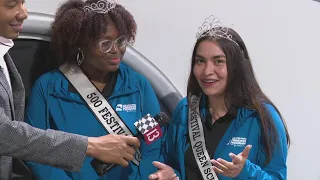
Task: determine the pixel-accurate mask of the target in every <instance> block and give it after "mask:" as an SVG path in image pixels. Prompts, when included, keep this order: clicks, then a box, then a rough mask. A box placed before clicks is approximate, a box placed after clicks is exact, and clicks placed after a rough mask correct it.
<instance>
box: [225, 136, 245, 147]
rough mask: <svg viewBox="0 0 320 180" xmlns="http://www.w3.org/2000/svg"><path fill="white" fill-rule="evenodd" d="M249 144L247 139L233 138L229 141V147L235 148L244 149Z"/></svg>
mask: <svg viewBox="0 0 320 180" xmlns="http://www.w3.org/2000/svg"><path fill="white" fill-rule="evenodd" d="M246 143H247V138H243V137H233V138H231V139H230V140H229V142H228V144H227V145H230V146H234V147H244V146H245V145H246Z"/></svg>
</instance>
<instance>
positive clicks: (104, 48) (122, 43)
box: [99, 36, 128, 53]
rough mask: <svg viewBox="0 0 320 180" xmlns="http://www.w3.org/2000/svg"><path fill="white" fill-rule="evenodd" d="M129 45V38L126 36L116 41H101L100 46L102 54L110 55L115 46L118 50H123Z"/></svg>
mask: <svg viewBox="0 0 320 180" xmlns="http://www.w3.org/2000/svg"><path fill="white" fill-rule="evenodd" d="M127 44H128V38H127V37H126V36H120V37H119V38H118V39H116V40H102V41H100V43H99V46H100V51H101V52H102V53H108V52H110V50H111V49H112V47H113V46H114V45H116V46H117V48H118V49H123V48H125V47H126V46H127Z"/></svg>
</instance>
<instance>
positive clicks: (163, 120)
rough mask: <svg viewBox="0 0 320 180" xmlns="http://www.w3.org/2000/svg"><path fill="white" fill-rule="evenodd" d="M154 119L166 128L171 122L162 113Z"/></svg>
mask: <svg viewBox="0 0 320 180" xmlns="http://www.w3.org/2000/svg"><path fill="white" fill-rule="evenodd" d="M154 119H155V120H156V121H157V122H158V123H159V125H160V126H161V127H162V126H166V125H167V124H168V123H169V121H170V119H169V117H168V116H167V114H166V113H164V112H160V113H159V114H157V115H156V116H154Z"/></svg>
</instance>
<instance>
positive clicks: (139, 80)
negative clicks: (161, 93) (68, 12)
mask: <svg viewBox="0 0 320 180" xmlns="http://www.w3.org/2000/svg"><path fill="white" fill-rule="evenodd" d="M68 86H69V82H68V80H67V79H66V78H65V77H64V75H63V74H62V73H61V72H60V71H59V70H53V71H51V72H48V73H46V74H44V75H42V76H41V77H40V78H39V79H38V80H37V81H36V83H35V85H34V87H33V89H32V92H31V96H30V98H29V102H28V105H27V109H26V116H25V121H26V122H27V123H29V124H31V125H32V126H34V127H37V128H41V129H55V130H61V131H65V132H70V133H75V134H81V135H86V136H89V137H98V136H103V135H106V134H108V133H107V131H106V130H105V129H104V128H103V127H102V126H101V125H100V123H99V122H98V120H97V119H96V118H95V116H94V115H93V113H92V112H91V111H90V110H89V109H88V107H87V106H86V104H85V101H83V100H82V99H81V97H80V95H79V94H78V93H73V92H70V91H69V89H68ZM108 102H109V103H110V105H111V106H112V107H113V108H114V110H116V112H117V113H118V114H119V116H120V117H121V118H122V120H123V121H124V122H125V123H126V125H127V126H128V128H129V129H130V130H131V131H132V132H133V134H136V132H137V130H136V128H135V127H134V122H135V121H137V120H138V119H140V118H141V117H142V116H144V115H146V114H148V113H150V114H151V115H152V116H154V115H156V114H158V113H159V112H160V106H159V102H158V99H157V97H156V95H155V93H154V90H153V88H152V87H151V85H150V83H149V82H148V81H147V80H146V79H145V78H144V77H143V76H142V75H140V74H138V73H137V72H135V71H133V70H132V69H131V68H130V67H129V66H127V65H125V64H123V63H121V64H120V67H119V72H118V75H117V80H116V84H115V88H114V90H113V92H112V94H111V96H110V97H109V98H108ZM140 144H141V147H140V150H141V154H142V160H141V162H140V167H138V166H136V165H135V164H134V163H132V162H130V164H129V166H128V167H127V168H123V167H121V166H119V165H118V166H116V167H114V168H113V169H112V170H111V171H109V172H107V173H106V174H105V175H104V176H102V177H101V178H100V177H99V176H98V175H97V174H96V172H95V171H94V169H93V168H92V167H91V165H90V162H91V160H92V158H90V157H86V158H85V160H84V163H83V167H82V169H81V171H80V172H67V171H64V170H62V169H58V168H54V167H49V166H46V165H41V164H38V163H33V162H28V163H27V164H28V166H29V167H30V168H31V170H32V172H33V173H34V175H35V177H36V178H37V179H43V180H65V179H75V180H95V179H108V180H111V179H112V180H126V179H129V180H140V179H143V180H144V179H148V176H149V174H151V173H153V172H155V171H156V170H157V169H156V168H155V167H153V166H152V161H155V160H158V159H159V157H160V154H161V153H160V148H161V139H159V140H157V141H155V142H154V143H152V144H151V145H147V144H146V143H145V141H144V140H141V141H140ZM70 148H73V147H70ZM61 156H63V152H61Z"/></svg>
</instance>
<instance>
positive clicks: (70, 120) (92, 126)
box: [25, 0, 161, 180]
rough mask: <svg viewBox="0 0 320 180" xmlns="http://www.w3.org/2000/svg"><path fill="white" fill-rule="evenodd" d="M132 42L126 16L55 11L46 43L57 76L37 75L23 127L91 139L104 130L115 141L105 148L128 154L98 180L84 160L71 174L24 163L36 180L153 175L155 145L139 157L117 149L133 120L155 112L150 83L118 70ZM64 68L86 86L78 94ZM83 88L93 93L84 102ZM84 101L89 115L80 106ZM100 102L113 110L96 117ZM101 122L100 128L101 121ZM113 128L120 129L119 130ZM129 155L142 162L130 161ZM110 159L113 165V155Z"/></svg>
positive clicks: (83, 8)
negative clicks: (88, 88)
mask: <svg viewBox="0 0 320 180" xmlns="http://www.w3.org/2000/svg"><path fill="white" fill-rule="evenodd" d="M135 35H136V23H135V21H134V19H133V16H132V15H131V14H130V13H129V12H128V11H127V10H126V9H125V8H124V7H123V6H121V5H119V4H117V3H115V1H112V0H99V1H98V0H87V1H86V2H83V1H81V0H69V1H67V2H65V3H63V4H62V5H61V7H60V8H59V9H58V10H57V13H56V17H55V20H54V22H53V23H52V42H51V43H52V47H53V50H54V54H55V56H56V57H55V60H56V62H55V63H56V64H57V65H58V67H59V68H56V69H55V70H52V71H50V72H47V73H45V74H43V75H42V76H41V77H40V78H39V79H38V80H37V81H36V83H35V85H34V87H33V89H32V93H31V96H30V99H29V102H28V106H27V110H26V117H25V118H26V119H25V120H26V121H27V122H28V123H30V124H31V125H32V126H35V127H38V128H42V129H56V130H61V131H66V132H72V133H76V134H82V135H87V136H93V137H95V136H101V135H105V134H110V129H111V130H112V131H113V132H111V134H110V135H111V136H114V137H115V138H114V141H112V142H110V143H114V144H115V146H120V145H121V146H125V147H126V149H127V150H128V153H127V155H126V156H124V158H123V161H122V163H120V165H122V167H121V166H115V167H113V168H112V169H110V170H109V171H108V172H107V173H105V174H104V175H102V176H101V177H99V176H98V174H97V173H96V172H95V170H94V168H93V167H92V166H91V161H92V158H89V157H87V158H85V159H84V165H83V167H82V169H81V171H80V172H77V173H75V172H67V171H63V170H62V169H57V168H54V167H49V166H45V165H40V164H37V163H31V162H28V166H29V167H30V168H31V170H32V171H33V174H34V176H35V177H36V178H37V179H45V180H48V179H54V180H56V179H77V180H80V179H84V180H88V179H99V178H100V179H121V180H122V179H147V178H148V175H149V174H150V173H152V172H154V171H155V170H156V168H155V167H152V166H151V163H152V162H153V161H154V160H158V159H159V156H160V146H161V140H160V139H159V140H156V141H155V142H154V143H152V145H147V144H146V142H145V141H144V140H141V141H140V151H138V150H137V149H134V148H133V147H130V146H129V145H128V144H129V143H127V142H125V141H124V140H123V141H122V139H121V138H123V136H121V135H117V134H127V133H124V132H127V131H131V132H132V133H135V132H136V128H135V126H134V122H135V121H136V120H138V119H140V118H141V117H142V116H144V115H146V114H148V113H150V114H151V115H152V116H153V115H156V114H157V113H159V112H160V107H159V103H158V101H157V97H156V95H155V93H154V90H153V89H152V87H151V85H150V83H149V82H148V81H147V80H146V79H145V78H144V77H143V76H142V75H140V74H138V73H137V72H135V71H133V70H132V69H131V68H130V67H128V66H127V65H125V64H124V63H122V62H121V59H122V57H123V55H124V53H125V51H126V46H127V44H128V43H132V42H133V41H134V40H135ZM63 67H67V68H66V69H67V70H70V72H72V73H71V74H74V72H75V71H74V70H75V69H76V72H75V73H76V74H77V73H78V74H77V76H76V77H77V78H76V79H77V81H78V80H79V79H80V80H82V81H83V80H85V79H87V80H88V81H87V82H88V83H87V84H85V86H83V84H82V83H80V86H79V84H77V83H76V82H75V81H72V80H71V79H69V78H70V77H69V76H68V72H64V70H63ZM79 72H81V73H79ZM69 75H70V74H69ZM79 87H80V88H79ZM87 87H93V89H94V90H96V91H95V93H91V94H89V95H87V96H83V95H82V94H81V93H82V90H83V89H87ZM97 94H100V95H101V96H100V97H99V96H96V95H97ZM89 96H91V97H90V101H91V102H94V104H93V105H94V107H91V106H90V103H87V101H86V97H87V98H89ZM98 98H100V99H99V100H98ZM101 98H102V99H101ZM103 99H104V100H106V102H107V103H110V106H111V107H112V108H111V107H109V108H102V109H101V108H100V109H98V108H99V107H102V105H101V104H103V103H102V100H103ZM91 104H92V103H91ZM106 107H107V106H106ZM94 108H96V110H97V112H98V114H96V113H95V112H94ZM110 110H113V113H112V112H111V111H110ZM99 113H100V115H101V117H100V116H99ZM99 118H100V119H99ZM101 118H103V120H104V122H102V121H100V120H101ZM44 119H45V120H44ZM117 119H118V120H117ZM99 121H100V122H99ZM119 121H121V122H123V124H125V125H123V126H121V123H119ZM106 126H108V127H109V128H110V129H108V128H106ZM124 126H126V127H124ZM126 128H127V130H125V129H126ZM128 129H129V130H128ZM120 132H122V133H120ZM116 141H120V142H123V143H122V144H119V143H117V142H116ZM70 148H72V147H70ZM136 151H137V152H139V154H140V155H141V158H136V157H134V155H133V154H134V153H135V152H136ZM63 155H64V152H61V156H63ZM110 156H114V158H118V157H117V156H116V155H115V154H110ZM139 159H140V160H139ZM134 160H135V161H134ZM137 162H138V163H137Z"/></svg>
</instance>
